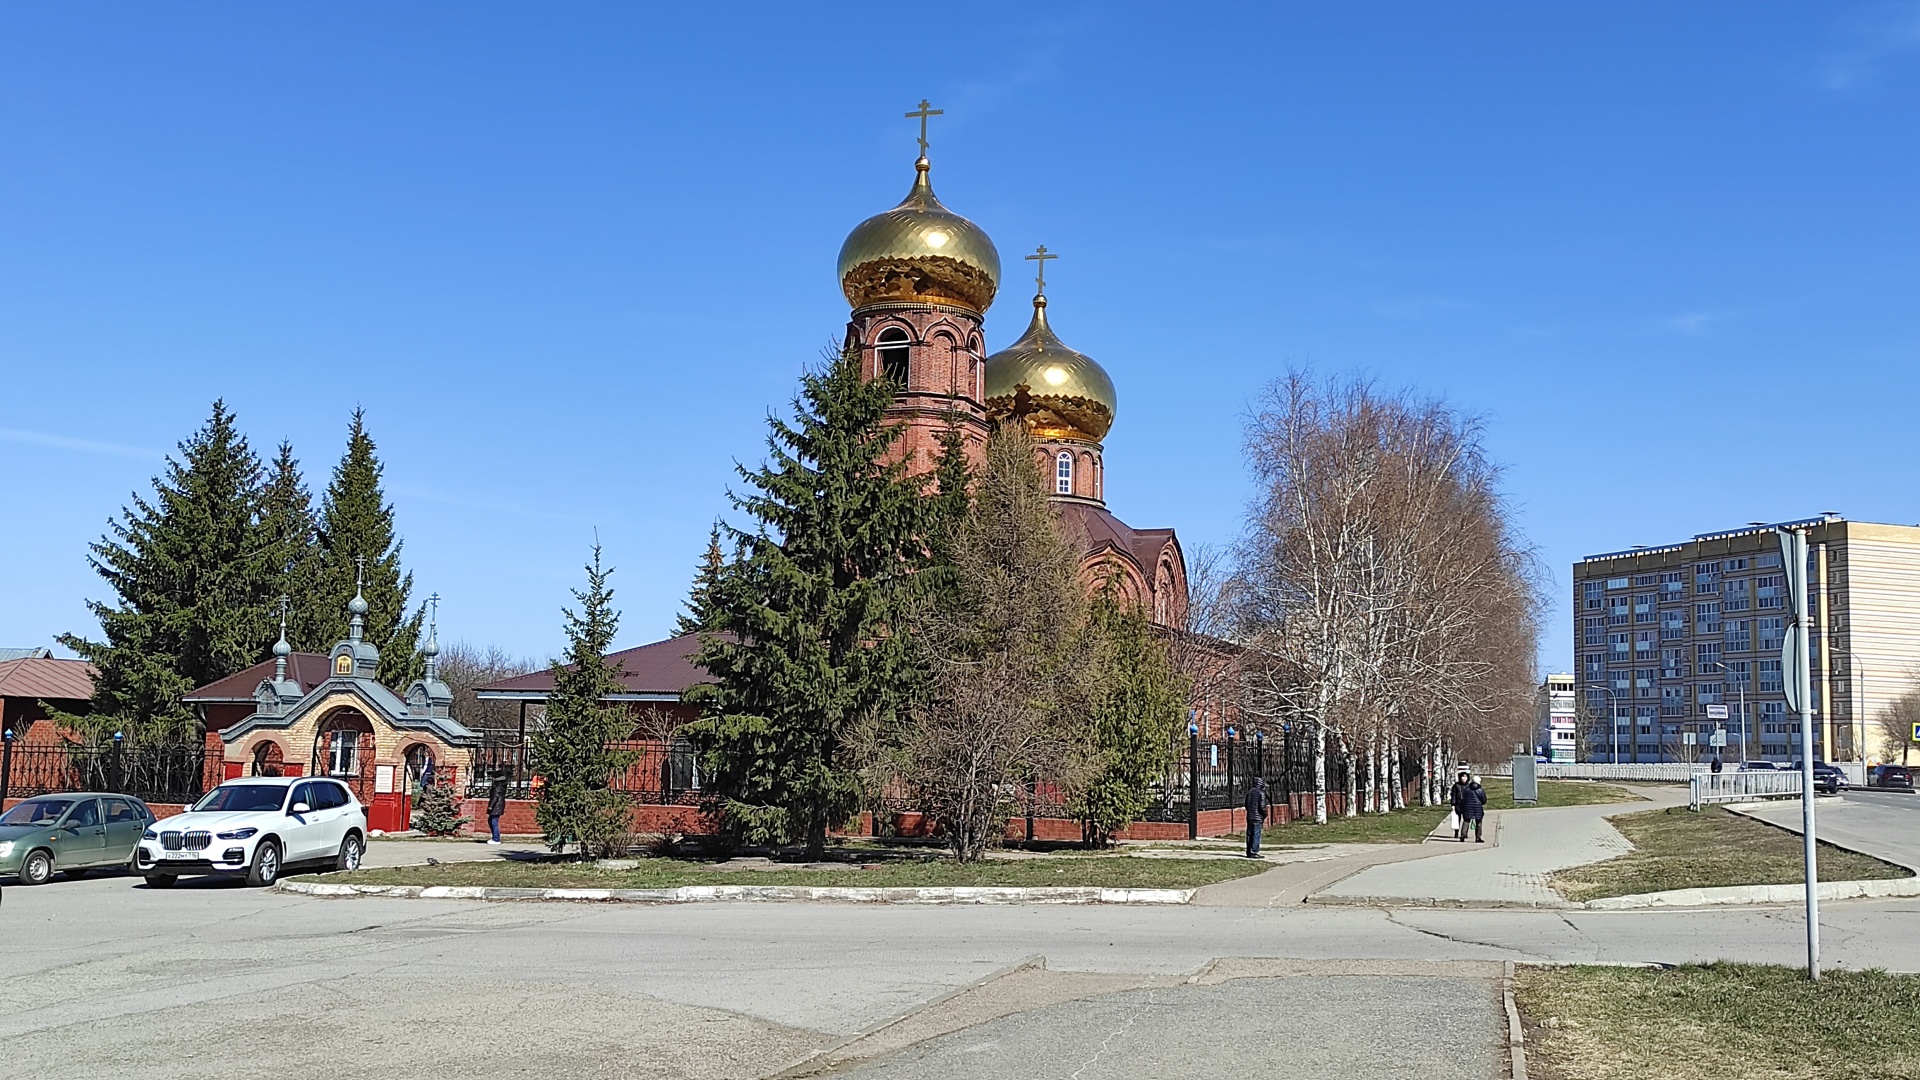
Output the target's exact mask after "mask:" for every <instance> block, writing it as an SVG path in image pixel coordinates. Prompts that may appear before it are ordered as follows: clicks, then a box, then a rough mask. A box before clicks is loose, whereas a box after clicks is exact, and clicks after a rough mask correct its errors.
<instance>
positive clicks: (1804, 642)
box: [1780, 528, 1820, 982]
mask: <svg viewBox="0 0 1920 1080" xmlns="http://www.w3.org/2000/svg"><path fill="white" fill-rule="evenodd" d="M1780 551H1781V555H1782V559H1781V562H1783V563H1785V564H1786V569H1787V582H1788V583H1789V584H1790V585H1791V586H1792V592H1793V599H1792V603H1793V626H1794V629H1793V634H1794V639H1795V644H1796V645H1797V648H1796V649H1795V650H1794V653H1795V655H1794V671H1793V680H1794V686H1795V689H1796V690H1797V691H1798V692H1799V694H1798V696H1799V701H1798V702H1797V704H1798V705H1799V706H1800V840H1801V857H1802V858H1803V860H1804V861H1805V863H1806V880H1807V978H1808V979H1810V980H1812V981H1814V982H1819V981H1820V896H1819V883H1820V874H1819V866H1818V863H1817V861H1816V856H1815V850H1816V849H1815V846H1814V845H1815V840H1814V834H1813V642H1812V640H1811V635H1810V633H1809V631H1810V630H1811V629H1812V627H1811V625H1810V624H1811V621H1812V620H1810V619H1808V618H1807V533H1806V530H1805V529H1804V528H1800V529H1781V530H1780Z"/></svg>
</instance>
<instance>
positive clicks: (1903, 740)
mask: <svg viewBox="0 0 1920 1080" xmlns="http://www.w3.org/2000/svg"><path fill="white" fill-rule="evenodd" d="M1873 723H1874V726H1875V727H1877V728H1879V729H1880V745H1881V747H1882V748H1883V749H1884V750H1885V751H1886V752H1887V754H1888V755H1891V754H1892V753H1893V751H1895V750H1899V751H1900V764H1902V765H1905V764H1906V763H1907V753H1908V751H1910V750H1912V749H1913V726H1914V725H1915V724H1920V687H1917V688H1915V689H1912V690H1909V691H1907V692H1906V693H1904V694H1901V695H1900V696H1899V697H1897V698H1894V699H1893V701H1891V702H1889V703H1888V704H1886V705H1883V706H1881V708H1880V712H1879V714H1878V715H1876V716H1875V717H1874V718H1873Z"/></svg>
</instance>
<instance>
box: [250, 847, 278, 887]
mask: <svg viewBox="0 0 1920 1080" xmlns="http://www.w3.org/2000/svg"><path fill="white" fill-rule="evenodd" d="M278 880H280V845H279V844H276V843H274V842H273V841H271V840H263V841H261V842H260V846H259V848H257V849H256V850H255V851H254V853H253V865H252V866H249V867H247V884H249V885H252V886H254V887H255V888H260V887H263V886H267V885H271V884H273V883H274V882H276V881H278Z"/></svg>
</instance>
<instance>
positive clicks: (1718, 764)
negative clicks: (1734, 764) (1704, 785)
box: [1713, 754, 1720, 773]
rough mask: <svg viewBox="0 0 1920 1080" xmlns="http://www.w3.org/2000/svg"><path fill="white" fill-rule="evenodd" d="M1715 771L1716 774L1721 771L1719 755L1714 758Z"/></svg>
mask: <svg viewBox="0 0 1920 1080" xmlns="http://www.w3.org/2000/svg"><path fill="white" fill-rule="evenodd" d="M1713 771H1714V772H1716V773H1717V772H1719V771H1720V756H1719V755H1718V754H1716V755H1714V758H1713Z"/></svg>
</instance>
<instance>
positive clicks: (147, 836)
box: [140, 827, 160, 840]
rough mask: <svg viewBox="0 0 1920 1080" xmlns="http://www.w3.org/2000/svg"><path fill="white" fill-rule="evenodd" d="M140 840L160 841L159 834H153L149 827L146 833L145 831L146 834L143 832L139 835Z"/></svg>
mask: <svg viewBox="0 0 1920 1080" xmlns="http://www.w3.org/2000/svg"><path fill="white" fill-rule="evenodd" d="M140 839H142V840H158V839H160V834H159V833H157V832H154V831H153V829H152V828H151V827H149V828H148V829H147V831H146V832H143V833H141V834H140Z"/></svg>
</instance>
